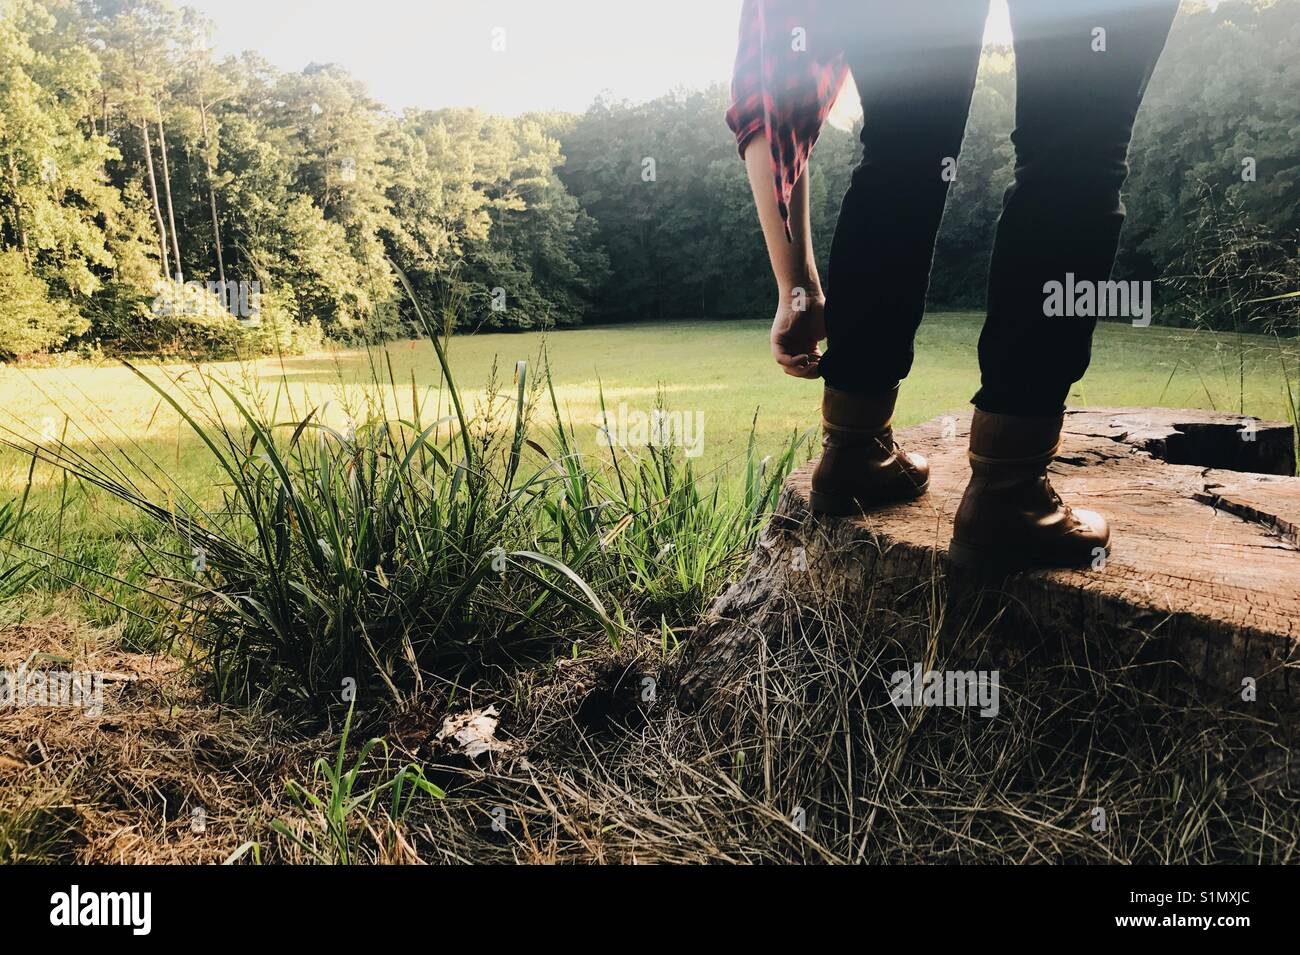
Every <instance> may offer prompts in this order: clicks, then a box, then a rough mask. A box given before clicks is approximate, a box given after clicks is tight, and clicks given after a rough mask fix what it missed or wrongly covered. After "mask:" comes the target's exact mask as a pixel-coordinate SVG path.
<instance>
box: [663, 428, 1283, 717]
mask: <svg viewBox="0 0 1300 955" xmlns="http://www.w3.org/2000/svg"><path fill="white" fill-rule="evenodd" d="M969 422H970V417H969V415H968V414H964V413H963V414H952V415H948V416H945V417H942V418H936V419H935V420H933V421H930V422H927V423H926V424H922V425H917V426H915V427H912V428H906V429H902V430H901V431H899V432H898V435H897V437H898V441H899V443H900V444H901V445H902V446H903V447H905V448H907V449H908V450H909V451H919V452H921V453H923V454H925V455H927V456H928V457H929V459H930V464H931V483H930V490H929V492H928V493H927V494H926V495H924V496H923V497H922V498H920V499H918V500H916V501H912V502H909V503H904V504H895V505H891V506H887V507H883V508H879V509H876V510H872V511H870V512H869V513H867V514H866V515H865V516H860V517H857V518H835V517H827V516H824V515H819V514H815V513H813V511H812V510H811V508H810V507H809V505H808V491H809V479H810V476H811V471H812V465H811V464H810V465H808V466H805V467H803V468H800V469H798V470H797V471H795V472H794V473H793V474H792V475H791V476H790V478H789V479H788V480H787V482H786V485H785V488H784V490H783V491H782V494H781V498H780V501H779V503H778V505H777V509H776V513H775V514H774V515H773V517H772V520H771V522H770V523H769V524H768V526H767V528H766V530H765V531H764V532H763V534H762V537H761V539H760V541H759V544H758V547H757V548H756V550H755V553H754V556H753V559H752V560H751V562H750V565H749V568H748V570H747V571H746V572H745V574H744V575H743V577H742V578H741V579H740V580H739V581H738V582H737V583H735V584H734V585H732V586H731V587H730V588H729V589H728V590H727V591H726V593H724V594H723V595H722V596H721V597H719V598H718V600H717V601H716V602H715V603H714V605H713V607H712V608H711V609H710V611H709V613H708V614H707V615H706V617H705V618H704V620H703V621H702V623H701V624H700V626H699V627H698V628H697V630H696V632H695V633H694V635H693V636H692V638H691V640H690V641H689V643H688V644H687V646H688V656H687V657H686V659H685V660H684V661H683V663H682V665H681V667H680V668H679V671H678V693H679V698H680V699H681V700H682V701H683V702H684V703H686V704H688V705H698V706H704V707H707V708H713V707H719V709H718V710H717V712H721V713H726V712H730V704H729V701H730V700H733V699H734V698H735V694H736V692H738V687H739V686H740V680H741V676H740V674H742V673H745V672H752V670H753V667H754V661H755V660H761V659H770V658H772V656H773V654H774V652H777V651H779V649H780V648H781V647H783V646H787V645H789V643H790V641H801V643H800V644H799V645H800V646H805V647H806V651H807V652H808V653H812V654H816V653H817V652H818V645H816V644H815V641H816V639H817V637H816V634H817V633H818V632H826V631H827V628H828V627H830V628H836V627H842V626H863V627H868V628H871V627H873V626H874V625H875V623H876V622H879V621H881V620H884V619H886V618H887V617H890V616H900V615H901V616H904V617H906V618H907V619H910V620H914V621H915V620H922V621H934V622H933V623H932V624H927V626H930V627H932V630H931V633H935V634H938V637H937V638H936V639H939V640H940V641H944V640H947V639H952V640H966V639H969V638H970V630H965V631H963V630H962V628H963V627H967V626H968V625H969V622H970V621H971V620H973V619H974V620H978V621H979V627H980V628H985V627H986V628H987V630H986V631H981V635H980V636H979V637H978V639H987V640H988V641H989V643H988V647H989V652H990V653H991V654H993V655H994V658H995V659H998V658H999V657H1000V658H1001V659H1002V660H1005V661H1006V665H1007V666H1010V665H1012V664H1013V663H1014V662H1015V661H1017V660H1024V659H1026V658H1031V657H1033V655H1034V654H1046V653H1048V652H1050V651H1051V648H1053V647H1056V648H1060V647H1069V648H1072V651H1078V654H1077V655H1078V656H1081V657H1084V658H1086V659H1088V660H1092V661H1096V660H1097V659H1100V658H1103V657H1106V658H1108V659H1111V660H1114V659H1116V658H1118V659H1120V660H1121V661H1122V663H1123V665H1125V666H1129V667H1133V668H1140V669H1141V672H1142V673H1143V674H1144V677H1143V678H1144V679H1150V680H1151V681H1152V682H1153V688H1152V692H1158V693H1169V694H1173V693H1175V692H1189V691H1190V692H1196V693H1199V694H1201V695H1202V696H1204V695H1206V694H1209V695H1211V696H1216V697H1218V698H1222V699H1225V700H1233V699H1236V700H1238V701H1240V700H1241V699H1244V698H1245V697H1244V696H1241V694H1242V693H1243V687H1244V686H1245V685H1246V684H1245V682H1244V681H1246V680H1247V678H1249V680H1250V681H1251V685H1252V686H1255V687H1257V692H1258V694H1259V699H1261V700H1263V699H1265V698H1266V696H1265V695H1266V694H1267V698H1268V699H1269V700H1271V701H1273V702H1277V703H1280V704H1283V705H1285V706H1287V707H1288V708H1293V707H1295V706H1297V705H1300V679H1297V676H1300V672H1298V671H1300V624H1298V623H1297V621H1300V588H1298V587H1297V583H1298V582H1300V477H1295V476H1294V475H1295V468H1296V458H1295V444H1294V437H1293V432H1292V430H1291V427H1290V425H1288V424H1286V423H1283V422H1264V421H1255V420H1254V419H1249V418H1244V417H1242V416H1239V415H1233V414H1225V413H1221V412H1207V411H1173V410H1169V409H1163V408H1115V409H1106V408H1097V409H1081V410H1078V411H1072V412H1070V413H1069V414H1068V415H1067V416H1066V425H1065V434H1064V443H1063V446H1062V450H1061V452H1060V454H1059V455H1058V456H1057V460H1056V462H1055V463H1054V464H1053V465H1052V468H1051V477H1052V482H1053V484H1054V485H1055V487H1056V489H1057V490H1058V491H1059V492H1060V493H1061V496H1062V497H1063V498H1064V499H1065V500H1066V501H1068V502H1071V503H1074V504H1077V505H1079V506H1087V507H1096V508H1098V509H1099V510H1101V511H1102V512H1104V513H1105V514H1106V515H1107V516H1108V518H1109V519H1110V523H1111V528H1112V534H1113V540H1112V545H1113V552H1112V554H1111V555H1110V557H1109V558H1108V559H1107V560H1106V562H1105V565H1104V566H1103V567H1101V568H1100V569H1082V570H1043V571H1031V572H1025V573H1020V574H1015V575H1011V576H1009V577H1006V578H1003V579H999V580H996V581H994V580H991V579H990V578H988V577H983V576H978V575H973V574H971V573H969V572H960V571H957V570H955V569H954V568H950V567H949V565H948V560H947V553H946V549H947V546H948V541H949V539H950V538H951V536H952V518H953V513H954V511H955V510H956V507H957V503H958V501H959V500H960V499H961V492H962V490H963V488H964V487H965V485H966V482H967V480H968V478H969V476H970V467H969V464H968V462H967V458H966V436H967V434H968V433H969ZM1283 475H1285V476H1283ZM940 610H941V611H942V612H940ZM921 629H924V628H921ZM983 632H987V637H985V636H984V635H983ZM963 633H964V634H965V635H962V634H963ZM826 639H827V640H828V641H829V639H830V638H829V637H827V638H826ZM908 649H909V652H913V653H914V654H916V655H915V656H914V657H913V658H914V659H916V660H921V659H925V657H924V656H922V655H921V654H923V653H924V652H925V651H924V648H923V647H919V646H918V647H909V648H908Z"/></svg>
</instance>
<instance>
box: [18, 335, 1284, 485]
mask: <svg viewBox="0 0 1300 955" xmlns="http://www.w3.org/2000/svg"><path fill="white" fill-rule="evenodd" d="M978 335H979V316H977V315H975V314H972V313H942V314H938V315H934V316H931V317H930V318H929V319H927V321H926V322H925V324H924V325H923V326H922V328H921V333H920V337H919V340H918V344H917V361H916V365H915V368H914V370H913V374H912V376H911V378H909V380H908V381H907V382H906V384H905V386H904V391H903V396H902V399H901V403H900V406H899V412H898V423H899V424H902V425H906V424H911V423H915V422H919V421H924V420H926V419H928V418H931V417H934V416H935V415H939V414H942V413H945V412H948V411H952V410H955V409H958V410H959V409H963V408H965V407H967V403H968V401H969V399H970V396H971V395H972V394H973V393H974V391H975V389H976V387H977V385H978V370H977V367H976V358H975V343H976V340H977V338H978ZM543 348H545V349H546V353H547V355H548V356H549V361H550V366H551V371H552V376H553V380H554V383H555V386H556V393H557V395H558V398H559V400H560V404H561V409H562V413H564V414H567V415H568V416H569V418H570V421H571V422H572V423H573V424H574V426H575V428H576V430H577V432H578V434H579V437H580V438H581V437H584V436H585V438H586V439H587V440H588V441H589V442H590V445H589V446H591V447H594V446H595V438H596V421H597V417H598V413H599V391H600V389H601V388H602V387H603V389H604V396H605V402H606V406H607V408H609V409H610V410H611V411H614V410H616V409H617V408H618V406H619V405H620V404H626V406H627V408H628V409H629V410H630V411H636V410H640V411H644V412H649V411H650V410H651V409H653V408H654V407H655V405H656V402H657V401H659V400H661V396H662V402H663V404H664V406H665V407H666V408H667V409H669V410H671V411H677V410H680V411H683V412H689V413H692V414H694V413H697V412H698V413H701V414H702V415H703V425H704V443H703V451H704V453H703V456H702V461H701V463H702V464H703V465H705V466H717V465H721V464H725V463H727V462H728V461H730V460H733V459H734V458H735V457H736V456H737V455H738V454H739V453H740V452H741V451H743V449H744V445H745V441H746V438H747V436H748V433H749V429H750V424H751V422H752V421H754V419H755V415H757V431H758V437H759V441H760V447H762V448H763V449H765V450H771V449H775V448H776V447H778V446H779V445H780V444H781V443H783V442H784V440H785V439H786V438H787V437H788V436H789V435H790V434H791V433H792V432H795V431H803V430H806V429H808V428H810V427H812V426H815V425H816V424H817V422H818V401H819V397H820V389H819V387H818V386H817V385H816V384H814V383H810V382H805V381H799V380H796V379H792V378H789V377H787V376H785V375H782V374H780V373H779V372H778V370H777V368H776V367H775V365H774V364H773V363H772V360H771V358H770V357H769V354H768V350H767V337H766V324H765V323H763V322H757V321H755V322H711V323H700V322H673V323H656V324H653V325H651V324H644V325H631V326H619V327H604V328H591V329H578V330H570V331H559V332H552V333H550V334H549V335H543V334H541V333H528V334H518V335H480V336H467V337H462V338H457V339H455V340H454V341H453V343H452V346H451V351H450V358H451V363H452V368H453V373H454V374H455V375H456V378H457V383H458V384H459V385H460V387H461V389H462V392H463V393H464V394H465V395H466V397H467V399H468V400H470V401H471V402H477V401H481V400H482V398H483V395H484V392H485V389H486V387H487V385H488V382H489V379H490V378H491V376H492V370H493V365H494V363H495V364H496V365H497V366H498V373H497V378H498V380H499V381H500V383H501V384H502V386H503V388H504V390H506V391H509V389H510V379H511V377H512V375H513V370H514V365H515V362H517V361H520V360H527V361H529V362H530V365H531V366H532V367H533V368H537V367H538V359H539V357H540V355H541V352H542V349H543ZM388 355H389V357H390V359H391V364H392V369H393V375H394V378H395V379H396V382H397V389H396V392H395V395H396V398H395V399H394V398H393V394H391V393H390V394H389V395H388V396H387V397H388V398H389V400H396V401H397V402H398V403H399V404H400V405H401V406H402V407H409V404H410V381H411V378H412V376H413V377H414V380H415V381H416V383H417V387H418V388H419V389H420V390H422V391H424V390H425V389H434V390H435V391H436V389H437V388H438V384H439V374H438V367H437V364H436V362H435V360H434V356H433V352H432V349H431V348H430V346H429V344H428V343H427V342H424V341H413V342H400V343H396V344H394V345H392V346H390V347H389V348H388ZM1283 355H1285V357H1286V360H1287V362H1288V363H1289V364H1290V365H1291V367H1292V368H1294V367H1295V363H1296V361H1297V360H1298V359H1300V345H1297V344H1296V343H1290V344H1288V345H1286V346H1279V345H1278V344H1277V343H1276V342H1275V341H1273V340H1271V339H1267V338H1263V337H1258V336H1241V337H1240V338H1238V337H1237V336H1234V335H1227V334H1213V333H1207V332H1195V331H1186V330H1178V329H1165V328H1155V327H1153V328H1143V329H1137V328H1132V327H1129V326H1124V325H1115V324H1105V325H1102V326H1101V327H1100V328H1099V330H1098V333H1097V339H1096V347H1095V349H1094V356H1093V362H1092V367H1091V370H1090V371H1089V373H1088V375H1087V376H1086V377H1085V378H1084V380H1083V381H1082V382H1080V383H1079V384H1078V385H1077V386H1076V388H1075V389H1074V392H1073V393H1072V395H1071V399H1070V400H1071V403H1072V404H1077V405H1085V404H1094V405H1162V406H1166V407H1199V408H1218V409H1223V410H1234V411H1235V410H1241V411H1245V412H1247V413H1250V414H1254V415H1257V416H1259V417H1262V418H1275V419H1282V420H1285V419H1286V417H1287V413H1286V394H1285V383H1284V377H1283V373H1282V360H1281V359H1282V356H1283ZM1239 356H1244V360H1245V367H1244V386H1243V383H1242V377H1239V376H1240V375H1241V369H1240V368H1239ZM371 357H372V356H367V354H366V353H365V352H364V351H339V352H337V353H333V354H328V355H315V356H308V357H294V358H287V359H285V360H284V361H283V362H280V361H278V360H263V361H259V362H255V363H249V364H247V365H240V364H239V363H234V362H230V363H224V364H222V365H219V366H215V367H217V368H218V369H220V370H221V371H222V372H223V373H225V374H227V375H228V376H229V377H230V378H231V379H232V380H234V381H236V382H237V383H239V384H240V385H242V386H256V387H258V388H261V389H264V390H267V391H270V390H273V389H275V388H276V387H277V386H278V384H279V382H280V381H281V376H282V375H283V377H284V379H286V380H287V381H288V382H289V383H290V390H291V395H292V397H293V400H294V401H295V402H296V403H297V404H298V406H299V407H312V406H313V405H323V404H325V403H326V402H329V401H331V400H333V401H334V402H335V404H333V405H331V406H330V407H331V409H333V411H334V412H335V414H336V420H337V419H338V416H341V415H342V412H341V411H339V408H340V407H341V405H343V404H351V405H353V406H355V405H357V404H358V398H359V397H360V396H359V393H358V390H359V389H360V388H361V385H360V384H359V383H360V382H368V381H370V380H371V370H370V367H369V361H370V358H371ZM167 371H168V372H169V373H170V374H172V375H183V374H184V372H185V369H184V368H183V367H182V366H169V367H168V369H167ZM383 373H384V377H387V369H384V372H383ZM389 391H390V392H391V389H389ZM0 407H3V408H4V410H5V412H6V415H5V418H6V419H7V420H5V422H4V423H5V425H6V426H7V427H9V428H11V429H13V430H15V431H17V432H19V433H21V434H25V435H30V436H35V435H39V434H41V433H42V432H44V433H45V434H46V435H47V436H48V435H50V434H54V435H56V436H57V435H59V434H62V432H63V428H64V426H65V418H67V419H69V420H68V423H67V427H68V432H67V436H68V437H67V440H68V442H69V443H70V444H74V445H75V444H77V443H78V441H79V440H81V441H89V440H90V438H91V436H94V437H95V438H96V439H97V440H101V441H103V440H109V439H111V440H128V439H129V440H131V441H135V442H139V444H140V445H141V447H143V448H144V449H146V450H148V452H149V453H150V454H151V455H152V456H153V457H154V458H155V459H157V460H158V461H160V462H165V463H166V465H167V467H168V469H169V470H170V471H172V473H174V474H177V475H180V476H181V477H182V480H183V483H186V484H187V485H189V486H192V487H194V488H196V489H202V488H203V487H205V486H206V485H207V484H208V483H209V482H210V479H211V477H212V474H211V471H210V468H209V465H208V462H207V459H206V456H205V455H201V454H196V453H194V452H195V451H197V450H198V448H197V443H196V440H195V438H194V437H193V435H191V434H188V433H186V432H185V429H183V428H182V427H180V422H179V419H178V417H177V416H176V415H175V414H174V413H173V412H171V411H170V410H168V409H166V408H165V407H161V402H160V401H159V398H158V395H157V394H155V393H154V392H153V391H151V390H150V389H149V387H148V386H147V385H145V384H144V383H143V382H141V381H140V380H139V379H138V378H137V377H136V376H135V375H134V374H133V373H132V372H131V371H129V370H128V369H126V368H124V367H122V366H121V365H117V364H106V365H103V366H89V365H82V366H74V367H68V368H4V369H2V370H0ZM545 411H549V408H547V409H545ZM539 413H540V412H539ZM327 414H328V411H327ZM543 417H544V414H543ZM79 428H84V431H85V434H84V435H82V436H81V437H80V438H79V437H78V429H79ZM29 464H30V459H29V458H26V457H24V456H21V455H18V454H15V453H12V452H5V453H4V454H3V455H0V482H2V484H3V492H0V493H4V494H6V495H16V494H21V493H22V490H23V488H24V487H25V485H26V483H27V479H28V465H29ZM32 482H33V487H32V503H33V504H36V505H39V504H41V503H42V501H46V500H47V496H48V495H49V494H51V493H62V488H61V487H60V481H59V480H58V476H57V475H55V474H51V473H42V471H41V469H38V472H37V473H36V474H34V475H33V476H32Z"/></svg>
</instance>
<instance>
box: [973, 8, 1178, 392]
mask: <svg viewBox="0 0 1300 955" xmlns="http://www.w3.org/2000/svg"><path fill="white" fill-rule="evenodd" d="M1010 10H1011V27H1012V33H1013V35H1014V37H1015V50H1016V128H1015V132H1014V133H1012V141H1013V142H1014V144H1015V148H1016V169H1015V179H1014V181H1013V183H1012V185H1011V187H1010V188H1009V189H1008V190H1007V192H1006V195H1005V197H1004V199H1003V209H1002V215H1001V218H1000V219H999V221H998V228H997V236H996V238H995V240H994V244H993V257H992V260H991V262H990V266H989V289H988V317H987V319H986V320H985V323H984V329H983V332H982V333H981V335H980V343H979V358H980V373H981V387H980V389H979V392H978V393H977V394H976V395H975V398H974V403H975V406H976V407H977V408H979V409H980V410H982V411H987V412H992V413H998V414H1014V415H1031V416H1050V415H1056V414H1059V413H1060V412H1061V411H1062V410H1064V406H1065V398H1066V396H1067V395H1068V394H1069V390H1070V387H1071V386H1072V385H1073V384H1074V383H1075V382H1076V381H1078V380H1079V379H1080V378H1082V377H1083V373H1084V372H1085V371H1086V370H1087V368H1088V361H1089V356H1090V353H1091V348H1092V333H1093V327H1094V325H1095V324H1096V322H1095V319H1093V318H1063V317H1048V316H1047V314H1046V308H1045V300H1046V293H1045V290H1044V286H1045V285H1046V284H1047V283H1049V282H1054V281H1055V282H1061V283H1065V282H1066V281H1067V274H1072V275H1073V276H1074V280H1075V282H1076V283H1078V282H1082V281H1089V282H1104V281H1106V280H1107V279H1108V278H1109V276H1110V271H1111V267H1112V266H1113V264H1114V261H1115V252H1116V249H1117V248H1118V243H1119V234H1120V227H1121V226H1122V225H1123V222H1124V205H1123V203H1122V202H1121V201H1120V187H1121V186H1122V185H1123V183H1124V179H1125V177H1126V176H1127V175H1128V161H1127V157H1128V147H1129V139H1130V137H1131V136H1132V133H1133V121H1134V118H1135V116H1136V115H1137V111H1138V106H1139V105H1140V103H1141V102H1142V96H1143V93H1144V92H1145V91H1146V86H1147V81H1148V80H1149V79H1150V77H1151V73H1152V71H1153V70H1154V69H1155V65H1156V61H1157V60H1158V59H1159V57H1160V52H1161V50H1162V49H1163V48H1164V44H1165V38H1166V37H1167V36H1168V33H1169V28H1170V25H1171V24H1172V23H1173V19H1174V14H1175V13H1176V12H1177V10H1178V0H1010Z"/></svg>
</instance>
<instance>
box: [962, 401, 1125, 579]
mask: <svg viewBox="0 0 1300 955" xmlns="http://www.w3.org/2000/svg"><path fill="white" fill-rule="evenodd" d="M1064 418H1065V416H1064V415H1056V416H1054V417H1050V418H1029V417H1021V416H1019V415H1004V414H990V413H988V412H985V411H978V410H977V411H976V412H975V416H974V417H973V418H972V420H971V426H970V468H971V479H970V484H968V485H966V493H965V494H964V495H962V499H961V504H959V505H958V507H957V516H956V519H955V520H954V522H953V534H952V544H951V545H950V546H949V548H948V556H949V558H951V560H952V562H953V563H954V564H956V565H958V566H960V567H972V568H979V569H987V570H996V571H1009V570H1022V569H1027V568H1030V567H1083V566H1087V565H1090V564H1092V563H1093V562H1094V561H1096V560H1097V559H1098V558H1103V559H1104V558H1105V556H1106V555H1107V554H1109V552H1110V548H1109V542H1110V528H1109V527H1108V526H1107V524H1106V518H1104V517H1102V516H1101V515H1100V514H1098V513H1097V512H1095V511H1085V510H1074V509H1073V508H1071V507H1070V506H1069V505H1067V504H1065V503H1063V502H1062V501H1061V499H1060V497H1058V496H1057V494H1056V491H1054V490H1053V489H1052V484H1051V482H1050V481H1049V480H1048V479H1047V466H1048V465H1049V464H1051V462H1052V459H1053V458H1054V457H1056V452H1057V450H1058V449H1059V448H1060V446H1061V425H1062V423H1063V421H1064Z"/></svg>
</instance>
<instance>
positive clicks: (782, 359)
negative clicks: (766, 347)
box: [772, 343, 822, 368]
mask: <svg viewBox="0 0 1300 955" xmlns="http://www.w3.org/2000/svg"><path fill="white" fill-rule="evenodd" d="M772 357H773V358H775V359H776V360H777V363H778V364H780V365H784V366H785V367H786V368H791V367H798V366H800V365H805V364H807V363H808V362H819V361H821V359H822V353H821V350H820V349H819V348H817V347H816V346H814V347H813V350H812V351H811V352H800V353H798V354H793V353H791V352H789V351H787V350H786V348H785V346H784V345H782V344H776V343H774V344H773V345H772Z"/></svg>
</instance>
